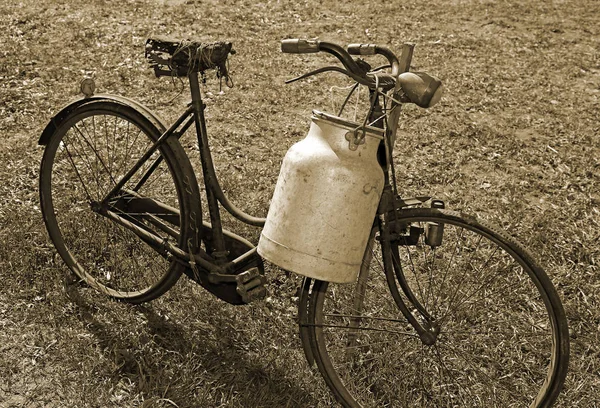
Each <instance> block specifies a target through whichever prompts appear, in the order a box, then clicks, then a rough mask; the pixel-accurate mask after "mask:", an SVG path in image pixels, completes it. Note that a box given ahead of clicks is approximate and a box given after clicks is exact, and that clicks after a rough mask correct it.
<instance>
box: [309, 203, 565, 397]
mask: <svg viewBox="0 0 600 408" xmlns="http://www.w3.org/2000/svg"><path fill="white" fill-rule="evenodd" d="M396 223H397V224H396V226H397V227H398V228H397V231H396V232H397V233H396V234H394V235H393V236H392V237H391V239H390V240H388V241H385V240H383V239H382V238H381V237H380V236H379V237H376V239H373V240H371V244H370V246H369V248H368V250H367V254H366V256H365V260H366V261H367V262H369V263H370V267H363V270H362V271H361V275H360V277H359V279H358V282H357V283H356V284H346V285H341V284H333V283H328V282H320V281H317V282H316V283H315V284H314V286H313V288H312V292H311V299H310V301H309V312H308V314H309V316H308V324H309V325H310V326H312V342H311V344H312V348H313V353H314V355H315V359H316V361H317V364H318V366H319V369H320V371H321V373H322V374H323V376H324V378H325V380H326V382H327V384H328V385H329V387H330V388H331V389H332V391H333V392H334V394H335V395H336V397H337V399H338V400H339V401H340V402H341V403H342V404H343V405H344V406H346V407H384V406H385V407H549V406H551V405H552V404H553V402H554V401H555V400H556V398H557V396H558V393H559V392H560V390H561V387H562V385H563V382H564V379H565V376H566V372H567V365H568V353H569V342H568V328H567V323H566V318H565V314H564V311H563V307H562V305H561V302H560V299H559V297H558V295H557V293H556V290H555V289H554V287H553V286H552V283H551V281H550V279H549V278H548V276H547V275H546V273H545V272H544V271H543V270H542V269H541V268H540V267H539V266H538V265H537V264H536V263H535V261H534V260H533V258H532V257H531V256H530V255H529V254H528V253H527V251H526V250H524V249H523V247H522V246H521V245H520V244H518V243H517V242H516V241H515V240H514V239H512V238H510V237H509V236H507V235H505V234H504V233H502V232H500V231H499V230H498V229H497V228H495V227H492V226H489V225H487V224H484V223H482V222H479V221H476V220H475V219H474V218H471V217H465V216H462V215H460V214H458V213H455V212H451V211H446V210H437V209H406V210H401V211H399V212H398V218H397V221H396ZM380 235H381V234H380ZM382 253H383V255H382ZM369 258H370V259H369ZM386 259H387V260H386ZM384 264H385V265H386V267H387V269H388V270H387V275H386V271H385V270H384V269H385V268H384ZM390 264H392V265H393V266H392V265H390ZM390 288H392V289H393V290H396V291H397V292H398V294H399V295H400V297H401V298H402V299H403V301H404V302H405V304H406V305H407V306H408V308H409V309H410V311H411V313H412V314H413V315H414V316H415V317H416V318H417V320H418V321H419V322H420V323H421V325H422V326H423V327H425V328H428V330H429V331H430V332H431V333H432V334H433V335H434V338H435V340H434V341H433V343H432V344H426V342H424V341H422V340H421V338H420V337H419V336H418V335H417V333H416V331H415V329H414V328H413V326H412V325H411V324H409V323H408V322H407V319H406V318H405V316H404V315H403V314H402V313H401V312H400V310H399V308H398V306H397V302H396V301H395V300H394V299H393V297H392V295H391V291H390Z"/></svg>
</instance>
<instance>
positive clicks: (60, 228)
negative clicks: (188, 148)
mask: <svg viewBox="0 0 600 408" xmlns="http://www.w3.org/2000/svg"><path fill="white" fill-rule="evenodd" d="M159 126H160V127H162V126H161V125H158V124H155V123H154V122H153V121H151V120H149V119H148V118H147V117H146V116H145V115H143V114H142V113H140V112H138V111H137V110H136V109H134V108H133V107H131V106H129V105H125V104H121V103H119V102H114V101H93V102H89V103H86V104H83V105H81V106H79V107H78V108H76V109H75V110H74V111H72V112H71V113H69V115H68V116H67V117H66V118H65V119H64V120H63V121H62V122H61V123H60V124H59V125H58V126H57V129H56V131H55V133H54V134H53V135H52V137H51V138H50V140H49V142H48V145H47V146H46V149H45V151H44V156H43V159H42V165H41V175H40V198H41V207H42V214H43V216H44V221H45V223H46V227H47V229H48V233H49V235H50V238H51V239H52V242H53V243H54V245H55V247H56V249H57V250H58V252H59V254H60V256H61V257H62V259H63V260H64V261H65V263H66V264H67V266H68V267H69V268H70V269H71V270H72V271H73V272H74V273H75V274H76V275H78V276H79V277H80V278H81V279H82V280H84V281H85V282H86V283H88V284H89V285H90V286H92V287H93V288H95V289H97V290H99V291H100V292H102V293H105V294H107V295H109V296H111V297H114V298H117V299H121V300H126V301H128V302H132V303H141V302H146V301H149V300H152V299H155V298H156V297H158V296H160V295H162V294H163V293H165V292H166V291H167V290H168V289H169V288H170V287H171V286H173V285H174V284H175V282H177V280H178V279H179V277H180V276H181V273H182V272H183V270H184V267H185V266H184V265H182V264H180V263H178V262H176V261H174V260H169V259H167V258H168V256H166V254H164V253H163V254H162V255H161V254H159V252H158V251H156V250H155V249H153V248H152V247H150V246H148V245H147V244H145V243H144V242H143V241H142V240H141V239H140V238H139V236H138V235H136V234H135V233H134V232H133V231H132V230H131V229H130V228H127V227H125V226H123V225H120V224H118V223H116V222H114V221H113V220H111V219H110V218H108V217H107V216H106V215H101V213H100V212H99V211H98V209H97V208H98V206H99V202H101V201H102V200H103V198H104V197H105V195H106V194H107V193H108V192H109V191H110V190H111V189H112V188H113V187H114V186H115V185H116V183H117V182H118V181H119V180H120V179H121V178H122V177H123V176H124V175H125V174H126V173H127V171H128V170H129V169H130V168H131V167H132V166H133V164H134V163H135V162H136V161H137V160H138V159H139V158H140V157H141V156H142V155H143V154H144V153H145V152H146V151H147V150H148V148H149V147H150V146H151V145H152V144H153V143H154V142H155V141H156V140H157V139H158V138H159V137H160V135H161V131H162V130H163V129H160V128H159ZM153 164H154V166H155V168H154V170H153V171H149V169H150V168H151V166H152V165H153ZM144 178H145V179H144ZM195 181H196V179H195V177H194V174H193V171H192V168H191V165H190V163H189V160H188V158H187V156H186V154H185V152H184V150H183V148H182V147H181V145H180V144H179V141H178V140H177V139H176V138H170V139H169V140H167V141H166V143H164V144H163V145H161V147H160V148H159V150H158V151H157V152H156V153H155V154H154V155H153V156H152V157H151V158H150V160H148V161H147V162H146V163H145V164H144V165H143V166H142V168H141V169H140V170H139V171H138V172H136V173H135V174H134V176H133V177H132V179H131V180H130V181H129V182H128V183H127V184H126V185H125V186H124V188H123V189H122V190H121V191H119V193H118V194H117V197H115V198H114V199H113V200H112V201H111V204H110V205H109V210H110V211H112V212H113V213H116V214H118V216H119V217H121V218H122V219H125V220H127V221H129V222H130V223H132V224H135V225H136V226H137V227H139V228H141V229H143V230H145V231H147V232H149V233H151V234H155V235H156V236H158V237H160V240H162V241H163V242H169V243H173V244H174V245H177V246H179V247H180V248H185V250H186V251H187V250H188V243H190V244H192V246H195V245H196V242H197V241H196V239H197V237H196V236H195V233H194V229H195V222H194V220H195V219H196V218H198V220H200V213H199V211H200V201H199V200H200V199H199V193H198V187H197V183H195ZM157 203H158V204H159V207H156V205H155V204H157ZM150 204H152V205H150ZM157 208H158V209H157ZM196 214H197V215H198V217H196Z"/></svg>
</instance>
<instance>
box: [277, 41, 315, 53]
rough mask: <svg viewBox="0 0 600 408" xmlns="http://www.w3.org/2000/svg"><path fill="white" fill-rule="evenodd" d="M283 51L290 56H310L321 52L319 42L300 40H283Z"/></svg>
mask: <svg viewBox="0 0 600 408" xmlns="http://www.w3.org/2000/svg"><path fill="white" fill-rule="evenodd" d="M281 51H282V52H285V53H289V54H308V53H314V52H319V51H320V50H319V41H317V40H300V39H298V38H291V39H288V40H281Z"/></svg>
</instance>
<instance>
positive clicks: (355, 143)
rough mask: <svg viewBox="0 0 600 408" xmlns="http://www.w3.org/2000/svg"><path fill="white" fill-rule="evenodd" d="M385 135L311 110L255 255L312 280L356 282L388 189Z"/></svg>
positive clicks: (288, 155)
mask: <svg viewBox="0 0 600 408" xmlns="http://www.w3.org/2000/svg"><path fill="white" fill-rule="evenodd" d="M357 129H358V130H357ZM383 134H384V133H383V130H382V129H379V128H374V127H366V128H362V127H360V126H359V125H358V124H356V123H352V122H348V121H346V120H344V119H342V118H339V117H336V116H332V115H328V114H325V113H322V112H318V111H313V116H312V122H311V125H310V130H309V132H308V135H307V136H306V138H304V139H303V140H301V141H300V142H298V143H296V144H295V145H293V146H292V147H291V148H290V149H289V150H288V152H287V153H286V155H285V157H284V159H283V163H282V166H281V171H280V173H279V178H278V180H277V184H276V186H275V192H274V194H273V198H272V200H271V205H270V207H269V212H268V214H267V219H266V224H265V227H264V229H263V231H262V234H261V236H260V240H259V243H258V253H259V254H260V255H261V256H262V257H263V258H265V259H266V260H268V261H270V262H272V263H274V264H275V265H277V266H279V267H281V268H283V269H286V270H289V271H292V272H295V273H299V274H301V275H305V276H308V277H311V278H315V279H320V280H325V281H330V282H338V283H344V282H352V281H354V280H355V279H356V278H357V276H358V273H359V271H360V265H361V261H362V258H363V255H364V252H365V249H366V246H367V241H368V239H369V233H370V231H371V226H372V225H373V220H374V217H375V214H376V211H377V206H378V203H379V199H380V197H381V192H382V190H383V184H384V176H383V170H382V168H381V166H380V164H379V163H378V161H377V150H378V147H379V145H380V143H381V141H382V140H383Z"/></svg>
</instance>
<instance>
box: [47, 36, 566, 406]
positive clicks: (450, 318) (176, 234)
mask: <svg viewBox="0 0 600 408" xmlns="http://www.w3.org/2000/svg"><path fill="white" fill-rule="evenodd" d="M282 51H283V52H288V53H317V52H326V53H329V54H331V55H334V56H335V57H337V59H338V60H339V61H340V62H341V63H342V66H343V67H339V66H331V67H325V68H321V69H318V70H315V71H312V72H309V73H307V74H305V75H302V76H300V77H298V78H295V79H294V80H298V79H302V78H306V77H308V76H311V75H315V74H319V73H321V72H327V71H334V72H338V73H342V74H344V75H346V76H348V77H349V78H351V79H352V80H353V81H354V82H355V83H356V84H357V85H356V86H358V84H360V85H362V86H364V87H366V88H367V89H368V90H369V99H368V112H367V114H366V116H365V120H364V121H363V123H362V125H361V124H359V123H353V122H349V121H347V120H344V119H341V118H340V115H341V111H342V110H343V109H344V105H345V104H346V102H347V101H348V99H349V98H350V94H352V92H353V91H354V90H355V88H356V86H355V87H354V88H353V89H352V90H351V91H350V93H349V95H348V98H346V100H345V102H344V104H343V106H342V109H341V111H340V114H339V115H338V116H333V115H328V114H324V113H318V112H317V113H315V116H314V117H313V122H314V121H316V120H321V121H325V122H327V123H330V124H333V125H335V126H338V127H342V128H344V129H346V130H345V131H344V132H346V133H345V134H346V140H343V141H342V142H341V143H342V144H344V145H345V146H347V149H348V151H358V152H360V149H361V148H362V147H360V145H361V143H364V141H365V139H367V138H369V137H370V135H371V136H372V135H373V134H374V135H376V136H377V137H378V138H376V142H375V143H376V148H375V149H374V153H373V160H376V163H377V165H378V166H379V168H380V169H381V173H382V177H383V179H382V189H381V193H380V194H378V197H377V202H376V208H375V209H374V210H373V211H374V213H375V214H374V217H373V220H372V222H371V219H367V221H366V222H367V224H368V228H367V234H366V236H365V237H355V238H356V240H358V241H360V240H361V239H362V240H363V241H362V242H365V243H366V244H364V245H363V246H362V248H365V249H364V251H363V250H362V249H361V250H360V252H359V253H358V257H359V259H360V260H361V261H360V263H359V266H358V271H357V272H356V274H355V276H353V277H352V278H351V279H350V280H351V283H335V280H336V279H329V280H323V279H322V278H321V279H317V278H315V277H314V276H313V277H310V275H311V273H307V275H308V276H307V277H305V278H304V280H303V283H302V287H301V292H300V297H299V301H298V303H299V304H298V307H299V309H298V323H299V332H300V339H301V343H302V346H303V349H304V352H305V355H306V358H307V361H308V362H309V364H310V365H311V366H313V365H314V364H315V363H316V365H317V367H318V369H319V371H320V373H321V374H322V376H323V378H324V380H325V382H326V384H327V386H328V387H329V388H330V389H331V391H332V393H333V394H334V395H335V397H336V399H337V400H338V401H339V402H340V403H341V404H342V405H344V406H346V407H359V406H362V407H369V406H435V407H443V406H452V407H456V406H465V407H473V406H503V407H509V406H530V407H549V406H551V405H553V403H554V402H555V400H556V399H557V397H558V394H559V393H560V391H561V388H562V386H563V383H564V380H565V376H566V373H567V367H568V359H569V334H568V327H567V321H566V317H565V313H564V310H563V307H562V304H561V301H560V299H559V296H558V295H557V292H556V290H555V288H554V287H553V285H552V283H551V281H550V279H549V278H548V276H547V275H546V273H545V272H544V271H543V269H542V268H541V267H540V266H539V265H538V264H537V262H536V261H535V260H534V258H533V256H532V255H530V253H529V252H528V251H527V250H526V249H525V248H524V247H523V246H522V245H521V244H519V243H518V242H517V241H515V240H514V239H513V238H512V237H510V236H509V235H508V234H506V233H505V232H503V231H501V230H500V229H498V228H497V227H494V226H492V225H489V224H488V223H486V222H482V221H479V220H477V218H475V217H473V216H469V215H465V214H462V213H459V212H454V211H450V210H448V209H445V204H444V202H443V201H441V200H437V199H434V198H431V197H416V198H401V196H400V195H399V194H398V192H397V187H396V176H395V171H394V163H393V160H392V149H393V146H394V142H395V139H396V129H397V126H398V121H399V116H400V108H401V107H402V105H403V104H405V103H416V104H417V105H419V106H421V107H428V106H431V105H433V104H435V103H436V102H437V100H438V99H439V97H440V94H441V83H440V82H439V81H438V80H436V79H435V78H433V77H431V76H429V75H427V74H424V73H411V72H410V71H409V67H410V62H411V58H412V52H413V46H412V45H410V44H405V45H404V46H403V48H402V53H401V55H400V57H397V56H396V55H395V54H394V53H393V52H392V51H391V50H390V49H388V48H386V47H383V46H379V45H374V44H353V45H350V46H348V47H347V48H343V47H341V46H339V45H336V44H333V43H328V42H323V41H318V40H297V39H291V40H283V41H282ZM231 53H233V51H232V49H231V44H230V43H223V42H217V43H212V44H202V43H200V42H194V41H174V40H169V39H165V38H153V39H150V40H148V42H147V46H146V56H147V57H148V59H149V60H150V62H151V65H152V66H153V68H154V70H155V73H156V75H157V76H176V77H187V78H188V80H189V83H190V90H191V96H192V102H191V103H190V104H189V105H188V107H187V109H186V110H185V112H184V113H183V114H182V115H181V116H180V117H179V119H177V120H176V121H175V122H174V123H173V124H172V125H171V126H170V127H167V126H165V125H164V124H163V122H162V121H161V120H160V119H159V118H158V117H157V116H156V115H155V114H154V113H152V112H151V111H150V110H149V109H147V108H146V107H144V106H142V105H141V104H140V103H138V102H135V101H134V100H131V99H128V98H124V97H120V96H114V95H93V92H94V89H93V88H94V87H93V82H91V81H90V80H84V82H82V91H83V92H84V97H83V98H80V99H78V100H76V101H74V102H71V103H69V104H68V105H67V106H66V107H64V108H62V109H61V110H60V111H59V112H58V113H57V114H56V115H55V116H54V117H53V118H52V120H51V121H50V123H49V124H48V125H47V127H46V128H45V129H44V131H43V133H42V135H41V137H40V140H39V143H40V144H41V145H44V146H45V151H44V155H43V159H42V163H41V173H40V200H41V209H42V213H43V217H44V221H45V224H46V227H47V229H48V233H49V236H50V238H51V240H52V241H53V243H54V245H55V247H56V249H57V251H58V253H59V254H60V256H61V257H62V259H63V260H64V261H65V263H66V264H67V266H68V268H69V269H70V270H71V271H72V272H73V273H74V274H75V275H77V277H78V279H80V280H81V281H83V282H85V283H87V284H88V285H89V286H91V287H93V288H95V289H96V290H98V291H100V292H102V293H105V294H106V295H108V296H110V297H112V298H115V299H118V300H122V301H127V302H130V303H142V302H147V301H150V300H153V299H155V298H157V297H159V296H161V295H162V294H164V293H165V292H166V291H167V290H169V288H171V287H172V286H173V285H174V284H175V283H176V282H177V280H178V279H179V278H180V277H181V275H183V274H185V275H186V276H188V277H189V278H190V279H192V280H193V281H195V282H196V283H198V284H200V285H202V286H203V287H204V288H206V289H207V290H208V291H210V292H211V293H213V294H214V295H216V296H217V297H219V298H220V299H223V300H225V301H227V302H229V303H232V304H246V303H250V302H252V301H255V300H258V299H261V298H263V297H264V296H265V292H266V291H265V286H264V285H265V283H266V279H265V277H264V265H263V259H262V257H261V256H260V255H259V254H258V253H257V248H256V246H255V245H254V244H253V243H251V242H249V241H248V240H246V239H244V238H243V237H241V236H239V235H237V234H235V233H233V232H231V231H228V230H226V229H224V228H223V225H222V222H221V214H220V207H219V205H220V206H222V207H223V208H224V209H225V210H226V211H227V212H229V213H230V214H232V215H233V216H234V217H235V218H237V219H238V220H240V221H242V222H244V223H246V224H249V225H254V226H258V227H263V226H265V222H266V221H265V219H262V218H257V217H253V216H250V215H248V214H246V213H244V212H243V211H241V210H239V209H238V208H237V207H235V206H234V205H233V204H232V203H231V202H229V200H228V199H227V197H226V196H225V194H224V193H223V191H222V190H221V187H220V185H219V182H218V178H217V175H216V173H215V169H214V166H213V161H212V156H211V153H210V149H209V146H208V135H207V130H206V124H205V118H204V108H205V105H204V104H203V101H202V95H201V89H200V83H199V76H201V77H204V75H205V73H206V72H208V71H211V70H215V71H216V73H217V77H219V78H220V79H221V80H225V81H226V83H228V84H229V82H230V78H229V75H228V70H227V61H228V56H229V55H230V54H231ZM352 55H359V56H376V55H379V56H382V57H384V58H385V59H386V60H387V64H386V65H384V66H381V67H377V68H375V69H373V68H372V67H371V66H370V64H368V63H367V62H366V61H365V60H364V59H362V58H356V59H355V58H354V57H352ZM294 80H292V81H294ZM230 85H231V84H230ZM192 125H194V126H195V132H196V135H197V139H198V147H199V153H200V162H201V165H202V173H203V181H204V186H205V195H206V203H207V206H208V214H209V220H210V222H208V221H206V220H203V219H202V206H201V195H200V187H199V185H198V181H197V178H196V175H195V173H194V170H193V168H192V165H191V164H190V160H189V157H188V156H187V154H186V153H185V151H184V150H183V148H182V145H181V143H180V138H181V137H182V135H183V134H184V133H186V131H187V130H188V129H189V128H190V127H191V126H192ZM369 140H371V139H369ZM370 143H373V142H372V141H371V142H370ZM269 217H270V215H269V216H267V219H269ZM324 221H327V220H324ZM261 240H262V238H261ZM353 253H356V250H353ZM317 272H318V271H317Z"/></svg>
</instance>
